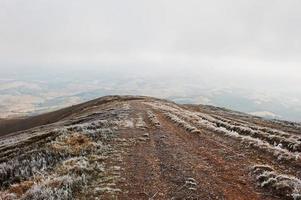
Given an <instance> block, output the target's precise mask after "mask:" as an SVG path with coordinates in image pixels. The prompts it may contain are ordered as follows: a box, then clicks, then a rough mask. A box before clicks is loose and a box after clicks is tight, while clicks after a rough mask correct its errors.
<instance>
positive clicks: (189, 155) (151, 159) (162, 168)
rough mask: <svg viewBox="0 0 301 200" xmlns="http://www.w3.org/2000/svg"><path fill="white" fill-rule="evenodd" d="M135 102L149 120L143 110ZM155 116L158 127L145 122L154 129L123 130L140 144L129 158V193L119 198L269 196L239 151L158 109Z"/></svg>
mask: <svg viewBox="0 0 301 200" xmlns="http://www.w3.org/2000/svg"><path fill="white" fill-rule="evenodd" d="M132 106H134V107H136V109H137V111H138V112H139V113H142V114H143V116H144V117H145V119H147V117H146V113H145V109H139V104H133V105H132ZM153 112H154V113H155V111H153ZM156 116H157V118H158V120H159V122H160V124H161V126H160V128H156V127H154V126H152V124H151V122H149V121H147V120H145V121H146V124H147V126H148V127H151V128H149V129H145V130H136V131H134V132H131V133H130V134H126V133H125V134H124V136H126V137H136V138H138V141H139V142H137V144H136V145H135V146H133V147H132V149H131V152H130V153H129V155H128V156H127V158H126V159H125V164H124V165H125V170H124V171H125V172H126V174H125V177H126V178H127V179H128V180H129V182H127V186H126V187H125V189H126V190H127V191H129V193H128V194H127V195H126V196H124V195H122V196H120V199H122V198H133V199H152V198H153V199H269V198H268V197H265V196H262V195H259V194H257V192H256V189H255V187H254V184H253V183H251V182H250V181H249V179H250V178H249V176H248V166H249V165H250V163H249V162H248V160H247V159H246V157H245V156H243V155H241V153H239V152H235V151H234V150H233V149H231V148H229V147H227V146H225V144H222V143H219V142H216V141H215V140H213V139H212V138H210V137H209V136H208V135H207V134H203V135H195V134H190V133H188V132H186V131H185V130H181V129H179V127H177V126H175V125H174V124H173V123H171V122H170V121H168V119H166V118H165V117H164V116H163V115H162V114H160V113H156ZM145 132H147V133H148V134H149V135H148V137H143V134H144V133H145ZM121 135H122V134H121ZM234 177H235V178H234ZM242 194H243V195H242Z"/></svg>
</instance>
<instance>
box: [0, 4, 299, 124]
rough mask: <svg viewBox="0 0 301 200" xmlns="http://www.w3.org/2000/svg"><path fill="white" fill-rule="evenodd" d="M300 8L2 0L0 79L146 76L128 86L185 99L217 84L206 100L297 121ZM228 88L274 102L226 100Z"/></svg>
mask: <svg viewBox="0 0 301 200" xmlns="http://www.w3.org/2000/svg"><path fill="white" fill-rule="evenodd" d="M300 9H301V2H300V1H298V0H287V1H280V0H262V1H247V0H227V1H223V0H213V1H200V0H195V1H194V0H187V1H180V0H172V1H171V0H169V1H168V0H160V1H159V0H152V1H142V0H128V1H122V0H111V1H102V0H95V1H93V0H85V1H83V0H81V1H80V0H72V1H71V0H65V1H60V0H41V1H34V0H26V1H24V0H1V1H0V24H1V25H0V70H1V72H0V78H2V79H4V78H7V77H13V78H14V79H21V77H23V75H28V74H31V75H35V77H39V76H43V74H44V76H45V74H48V73H50V72H51V73H54V72H55V73H60V72H64V73H62V74H63V75H62V74H61V75H60V77H61V78H62V79H64V78H66V79H67V78H68V74H71V73H74V72H75V71H76V72H78V73H79V74H81V75H82V76H85V78H89V76H90V75H91V74H93V73H94V74H95V73H96V74H100V75H99V79H101V78H103V76H104V74H105V75H108V74H110V75H108V76H112V79H111V80H110V81H111V82H112V84H114V82H115V85H116V84H117V82H118V80H119V79H123V78H125V77H127V78H129V79H131V80H132V79H136V80H144V81H145V82H147V85H148V86H147V88H146V87H145V88H144V87H143V86H142V85H141V86H140V90H139V91H137V90H136V89H137V87H133V86H132V85H128V87H129V88H127V89H128V90H131V89H133V91H135V92H137V93H139V94H146V95H156V96H163V97H165V98H169V97H171V96H177V97H178V98H185V99H186V100H185V101H188V100H189V99H188V97H189V96H191V94H192V93H195V94H197V95H199V97H200V98H203V99H204V98H205V99H210V98H213V96H214V95H216V93H217V92H216V91H219V93H220V91H223V92H224V93H225V92H226V93H227V94H230V93H231V95H232V96H233V98H234V100H233V101H234V103H233V102H232V103H229V102H228V101H226V100H221V101H211V102H210V100H208V101H206V102H205V103H211V104H214V105H218V106H225V107H230V108H233V109H238V110H241V111H244V112H257V111H269V112H273V113H277V114H279V115H282V116H283V117H284V118H285V119H292V120H297V121H301V113H300V112H301V110H300V107H301V87H300V85H301V65H300V64H301V57H300V55H301V12H300ZM71 79H72V78H71ZM29 80H30V79H29ZM93 80H97V76H96V77H94V78H93ZM27 81H28V79H27ZM71 81H72V80H71ZM158 82H160V83H162V84H163V86H162V85H160V87H159V86H158V87H155V85H157V84H158ZM119 83H120V82H119ZM125 83H126V81H124V82H122V84H125ZM164 83H166V84H164ZM0 84H1V83H0ZM175 84H176V85H177V86H181V90H180V89H179V91H177V89H175V88H174V87H173V85H175ZM152 85H154V87H153V88H154V90H156V91H157V92H154V91H152V92H146V91H149V90H148V89H149V88H151V87H152ZM188 86H189V87H188ZM131 87H133V88H131ZM162 87H164V91H167V90H169V91H170V92H169V93H168V94H169V95H162V92H161V90H160V89H162ZM138 88H139V87H138ZM176 88H178V87H176ZM186 90H189V92H187V91H186ZM192 91H194V92H192ZM119 92H121V93H122V91H120V90H119ZM188 93H189V94H188ZM237 96H238V97H243V98H248V99H250V100H252V101H254V102H257V103H258V102H259V100H260V101H261V102H262V101H264V102H269V103H270V104H273V106H272V107H271V108H266V109H265V107H264V106H262V107H260V108H258V107H254V108H253V106H250V105H249V104H248V105H243V106H240V107H235V106H234V105H235V98H237ZM239 101H240V100H239V99H237V102H239ZM189 102H190V101H189ZM192 102H193V103H195V102H194V101H192ZM201 103H202V102H201ZM278 104H279V105H280V104H281V106H284V107H285V109H287V111H286V112H287V113H285V114H284V113H283V112H284V111H283V109H282V110H281V111H279V110H277V108H278V107H279V105H278ZM265 105H266V104H265ZM251 107H252V109H251ZM290 112H291V113H294V114H292V115H294V117H290V114H289V113H290ZM299 114H300V115H299Z"/></svg>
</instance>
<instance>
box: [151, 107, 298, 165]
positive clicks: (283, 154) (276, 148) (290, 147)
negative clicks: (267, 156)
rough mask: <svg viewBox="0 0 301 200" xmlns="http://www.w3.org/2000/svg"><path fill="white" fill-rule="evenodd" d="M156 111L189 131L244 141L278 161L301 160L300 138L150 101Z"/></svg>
mask: <svg viewBox="0 0 301 200" xmlns="http://www.w3.org/2000/svg"><path fill="white" fill-rule="evenodd" d="M146 104H147V105H149V106H151V107H152V108H153V109H157V110H161V111H163V112H164V113H166V115H167V117H168V118H169V119H170V120H171V121H173V122H174V123H175V124H177V125H178V126H180V127H184V128H185V129H187V130H188V131H189V130H193V129H194V128H195V129H194V130H198V129H207V130H210V131H212V132H214V133H218V134H223V135H226V136H229V137H232V138H235V139H238V140H240V141H241V142H242V143H244V144H246V146H247V147H249V146H252V147H254V148H257V149H260V150H263V151H265V152H268V153H271V154H272V155H274V156H275V157H276V158H277V159H278V160H285V161H296V160H299V159H300V158H301V155H300V153H301V152H300V151H301V139H300V136H296V135H292V134H290V133H285V132H283V131H278V130H275V129H272V128H268V127H261V126H255V125H250V124H249V123H246V124H243V123H242V122H237V121H235V122H232V121H231V120H229V119H225V118H223V117H217V116H213V115H209V114H205V113H201V112H195V111H189V110H187V109H182V108H181V107H179V106H176V105H172V104H170V103H165V102H147V103H146Z"/></svg>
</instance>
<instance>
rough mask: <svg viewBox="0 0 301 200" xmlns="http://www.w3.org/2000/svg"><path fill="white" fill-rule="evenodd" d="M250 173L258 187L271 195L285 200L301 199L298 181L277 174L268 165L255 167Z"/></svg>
mask: <svg viewBox="0 0 301 200" xmlns="http://www.w3.org/2000/svg"><path fill="white" fill-rule="evenodd" d="M251 173H252V175H253V176H254V178H255V179H256V181H257V182H258V184H259V186H260V187H263V188H266V189H268V190H270V191H271V192H272V193H273V194H277V195H279V196H281V197H283V198H287V199H294V200H300V199H301V180H300V179H298V178H296V177H294V176H289V175H286V174H281V173H278V172H277V171H275V170H274V169H273V168H272V167H271V166H269V165H255V166H253V168H252V172H251Z"/></svg>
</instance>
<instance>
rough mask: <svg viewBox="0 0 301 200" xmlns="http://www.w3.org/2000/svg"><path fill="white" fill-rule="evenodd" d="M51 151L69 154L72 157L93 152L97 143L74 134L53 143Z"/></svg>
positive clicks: (81, 135) (86, 137)
mask: <svg viewBox="0 0 301 200" xmlns="http://www.w3.org/2000/svg"><path fill="white" fill-rule="evenodd" d="M50 147H51V149H52V150H54V151H55V152H61V151H64V152H67V153H70V154H72V155H79V154H80V153H81V152H82V151H85V150H92V149H93V148H94V147H95V143H94V142H93V141H92V140H91V139H90V138H89V137H88V136H86V135H84V134H80V133H72V134H70V135H68V136H67V137H66V138H64V139H63V140H61V141H58V142H55V143H52V144H51V145H50Z"/></svg>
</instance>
